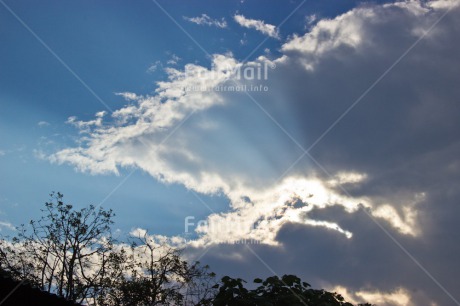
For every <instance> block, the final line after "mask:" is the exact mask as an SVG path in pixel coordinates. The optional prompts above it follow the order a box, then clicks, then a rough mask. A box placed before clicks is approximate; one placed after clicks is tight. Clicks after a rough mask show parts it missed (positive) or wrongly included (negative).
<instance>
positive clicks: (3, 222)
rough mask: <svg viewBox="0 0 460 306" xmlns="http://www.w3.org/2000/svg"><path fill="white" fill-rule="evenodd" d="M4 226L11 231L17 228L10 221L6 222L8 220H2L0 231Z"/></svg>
mask: <svg viewBox="0 0 460 306" xmlns="http://www.w3.org/2000/svg"><path fill="white" fill-rule="evenodd" d="M2 227H4V228H6V229H9V230H11V231H15V230H16V228H15V227H14V226H13V224H11V223H10V222H6V221H0V231H1V230H2Z"/></svg>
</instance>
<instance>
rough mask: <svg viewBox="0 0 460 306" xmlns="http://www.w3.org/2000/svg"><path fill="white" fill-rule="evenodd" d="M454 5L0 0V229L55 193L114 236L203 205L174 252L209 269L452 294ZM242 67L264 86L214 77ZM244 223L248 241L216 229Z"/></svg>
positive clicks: (179, 221) (412, 293)
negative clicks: (257, 74) (99, 216)
mask: <svg viewBox="0 0 460 306" xmlns="http://www.w3.org/2000/svg"><path fill="white" fill-rule="evenodd" d="M459 14H460V11H459V8H458V3H457V2H456V1H441V0H437V1H420V2H419V1H407V2H391V1H384V2H383V1H372V2H363V1H343V0H342V1H339V0H337V1H249V0H246V1H241V0H240V1H222V2H219V4H218V5H217V4H216V3H215V1H212V2H211V1H158V2H156V1H138V2H136V3H132V2H128V1H78V2H77V1H42V2H40V4H37V3H35V2H31V1H5V0H0V105H1V111H0V140H1V141H0V169H1V175H0V230H1V233H2V234H8V233H14V231H12V228H11V225H18V224H20V223H27V222H28V220H30V219H31V218H37V216H39V214H40V208H41V207H42V206H43V204H44V202H45V201H47V200H48V198H49V196H48V194H49V193H50V192H51V191H60V192H61V193H63V194H64V196H65V199H67V201H69V202H71V203H72V204H74V205H75V206H77V207H82V206H86V205H88V204H90V203H92V204H96V205H98V204H100V203H102V206H103V207H105V208H112V209H113V210H114V211H115V213H116V214H117V217H116V220H115V221H116V223H115V229H117V230H119V231H118V232H117V234H118V235H121V237H126V235H128V233H129V232H131V231H132V230H134V229H136V228H140V229H146V230H148V231H149V232H150V233H151V234H157V235H165V236H168V237H181V236H183V235H184V222H185V221H184V220H185V218H186V217H187V216H192V217H193V218H194V219H193V220H195V221H198V220H206V221H207V223H208V224H209V225H214V226H215V227H214V228H213V227H212V226H210V227H201V228H199V227H198V228H196V227H195V225H196V224H195V225H194V226H193V231H192V232H191V233H189V235H191V236H187V237H193V238H194V240H193V241H189V242H187V243H188V244H187V250H188V251H187V252H186V254H187V256H190V258H191V259H196V258H201V260H202V261H205V262H207V263H210V264H211V268H214V270H216V272H218V273H219V275H220V274H228V273H239V275H235V276H239V277H243V278H248V279H250V278H251V277H255V276H263V275H270V274H273V272H276V273H281V274H283V273H290V272H292V273H296V274H299V275H300V276H302V277H304V278H306V279H308V280H309V281H310V280H311V282H313V283H314V284H316V285H318V286H324V287H327V288H341V290H342V291H344V292H347V294H348V295H349V298H350V299H354V300H355V301H358V302H359V301H360V298H362V297H365V296H371V294H376V295H374V297H375V299H379V300H378V301H380V302H376V303H377V304H378V305H458V302H457V301H458V300H459V298H460V297H459V296H458V294H457V293H456V292H455V289H456V275H458V273H460V266H459V265H458V262H457V261H456V259H455V258H457V257H456V256H458V255H460V248H459V247H458V246H457V243H456V241H458V238H459V235H458V232H459V231H458V225H457V222H456V219H455V217H454V216H456V215H457V214H456V213H457V212H459V206H458V201H459V199H460V193H459V192H458V191H457V189H458V188H457V186H458V183H459V182H460V177H459V175H458V173H459V170H460V161H459V159H458V156H460V155H459V154H458V153H460V152H459V151H460V139H459V137H458V135H459V131H460V125H459V122H460V120H459V119H460V118H459V117H460V109H459V106H458V94H459V89H458V86H457V84H458V80H459V78H458V74H457V71H458V70H457V68H460V60H459V59H458V56H457V54H458V52H459V51H460V50H459V49H460V44H459V43H458V42H457V41H456V37H458V34H459V31H460V30H459V29H460V24H459V22H458V20H460V19H459V18H458V15H459ZM280 24H281V25H280ZM251 67H252V68H251ZM253 67H259V68H260V67H262V68H261V69H262V72H263V73H266V75H267V78H266V79H257V78H255V79H250V78H247V77H246V78H245V77H243V78H240V79H237V84H238V85H246V86H247V87H246V89H247V88H248V87H250V86H262V87H264V88H266V91H262V92H253V91H250V90H249V91H247V90H246V91H243V92H233V91H226V90H225V89H224V90H222V89H221V90H219V91H217V90H216V87H218V86H223V87H221V88H225V86H231V85H234V84H233V83H232V82H233V80H234V78H235V75H233V74H232V73H233V72H235V71H240V72H241V71H243V73H244V71H250V69H253ZM238 69H240V70H238ZM228 71H231V72H230V75H226V73H227V72H228ZM229 80H230V81H229ZM203 85H204V86H211V87H212V90H208V91H201V90H196V91H193V90H192V91H187V90H185V89H184V88H192V87H193V86H203ZM101 112H104V113H101ZM69 118H70V119H69ZM247 224H255V226H254V227H252V228H247ZM216 228H217V229H218V230H216ZM440 237H442V238H440ZM244 238H251V239H254V240H257V241H259V242H260V244H258V245H255V246H253V247H252V248H251V249H250V251H248V248H246V247H245V246H243V245H237V246H235V245H231V244H228V243H226V242H228V241H238V240H240V239H244ZM395 241H396V242H397V243H395ZM370 250H376V252H373V253H370ZM253 253H255V254H260V256H262V257H263V259H261V258H260V257H258V256H254V254H253ZM408 254H409V255H410V256H408ZM262 261H263V262H262ZM311 262H317V263H316V264H315V265H312V264H311ZM440 263H441V264H440ZM267 265H268V266H269V267H270V268H269V269H267ZM420 267H422V269H421V268H420ZM401 271H403V272H401ZM355 272H356V276H353V277H352V279H349V277H345V275H349V273H355ZM401 273H404V275H407V276H401V275H400V274H401ZM361 276H362V277H361ZM456 294H457V296H456ZM433 303H434V304H433Z"/></svg>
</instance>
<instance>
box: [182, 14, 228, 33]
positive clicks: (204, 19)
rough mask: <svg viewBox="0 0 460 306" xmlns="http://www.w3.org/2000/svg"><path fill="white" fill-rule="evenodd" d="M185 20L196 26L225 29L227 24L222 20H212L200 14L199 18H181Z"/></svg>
mask: <svg viewBox="0 0 460 306" xmlns="http://www.w3.org/2000/svg"><path fill="white" fill-rule="evenodd" d="M183 18H184V19H185V20H187V21H190V22H192V23H195V24H198V25H207V26H215V27H218V28H222V29H223V28H226V27H227V22H226V21H225V19H224V18H222V19H221V20H218V19H212V18H211V17H209V16H208V15H206V14H201V16H199V17H185V16H184V17H183Z"/></svg>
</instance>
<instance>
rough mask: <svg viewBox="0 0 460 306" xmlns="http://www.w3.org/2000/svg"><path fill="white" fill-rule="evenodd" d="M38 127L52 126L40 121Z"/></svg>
mask: <svg viewBox="0 0 460 306" xmlns="http://www.w3.org/2000/svg"><path fill="white" fill-rule="evenodd" d="M37 125H38V126H39V127H44V126H49V125H50V124H49V122H46V121H39V122H38V123H37Z"/></svg>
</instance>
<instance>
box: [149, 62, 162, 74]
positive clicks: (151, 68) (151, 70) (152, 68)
mask: <svg viewBox="0 0 460 306" xmlns="http://www.w3.org/2000/svg"><path fill="white" fill-rule="evenodd" d="M158 67H161V62H160V61H156V62H155V63H153V64H151V65H150V66H149V68H147V72H148V73H154V72H155V71H157V69H158Z"/></svg>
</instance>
